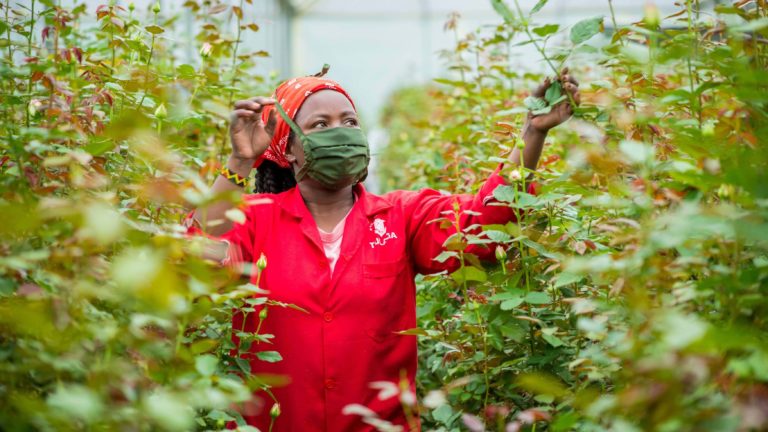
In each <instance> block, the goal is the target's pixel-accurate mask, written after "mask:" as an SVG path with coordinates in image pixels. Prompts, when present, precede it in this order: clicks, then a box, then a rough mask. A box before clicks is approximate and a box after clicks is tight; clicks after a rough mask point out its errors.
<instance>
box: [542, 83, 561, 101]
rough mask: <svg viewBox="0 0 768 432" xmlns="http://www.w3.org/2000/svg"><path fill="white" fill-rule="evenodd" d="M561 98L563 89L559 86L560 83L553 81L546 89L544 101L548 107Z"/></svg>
mask: <svg viewBox="0 0 768 432" xmlns="http://www.w3.org/2000/svg"><path fill="white" fill-rule="evenodd" d="M562 96H563V87H562V85H560V81H555V82H553V83H552V84H550V85H549V87H547V91H546V92H545V93H544V99H545V100H546V101H547V102H548V103H549V105H550V106H552V105H554V104H556V103H557V101H558V100H559V99H560V98H561V97H562Z"/></svg>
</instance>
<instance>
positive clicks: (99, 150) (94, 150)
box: [84, 139, 115, 156]
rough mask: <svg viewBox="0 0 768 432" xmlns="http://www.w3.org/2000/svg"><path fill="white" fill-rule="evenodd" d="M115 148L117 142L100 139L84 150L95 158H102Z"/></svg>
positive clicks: (89, 144)
mask: <svg viewBox="0 0 768 432" xmlns="http://www.w3.org/2000/svg"><path fill="white" fill-rule="evenodd" d="M113 148H115V142H114V141H112V140H111V139H98V140H93V141H91V142H90V143H88V144H87V145H86V146H85V147H84V150H85V151H87V152H88V153H90V154H92V155H93V156H100V155H102V154H104V153H106V152H108V151H110V150H112V149H113Z"/></svg>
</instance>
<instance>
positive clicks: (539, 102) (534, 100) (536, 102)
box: [523, 96, 547, 111]
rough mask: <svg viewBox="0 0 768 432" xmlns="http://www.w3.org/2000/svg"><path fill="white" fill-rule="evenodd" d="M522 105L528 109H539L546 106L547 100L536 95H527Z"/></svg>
mask: <svg viewBox="0 0 768 432" xmlns="http://www.w3.org/2000/svg"><path fill="white" fill-rule="evenodd" d="M523 105H525V107H526V108H528V109H529V110H531V111H533V110H539V109H543V108H546V107H547V101H546V100H544V99H542V98H540V97H536V96H528V97H527V98H525V99H524V100H523Z"/></svg>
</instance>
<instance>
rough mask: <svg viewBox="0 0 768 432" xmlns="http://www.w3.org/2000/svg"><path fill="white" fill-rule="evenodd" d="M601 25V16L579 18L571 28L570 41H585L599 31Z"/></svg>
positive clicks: (575, 42) (575, 43)
mask: <svg viewBox="0 0 768 432" xmlns="http://www.w3.org/2000/svg"><path fill="white" fill-rule="evenodd" d="M602 27H603V17H602V16H599V17H594V18H587V19H584V20H581V21H579V22H577V23H576V24H575V25H574V26H573V27H572V28H571V42H573V44H574V45H578V44H580V43H582V42H586V41H587V40H588V39H590V38H592V36H594V35H596V34H598V33H600V30H601V29H602Z"/></svg>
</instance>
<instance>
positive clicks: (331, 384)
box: [325, 378, 336, 389]
mask: <svg viewBox="0 0 768 432" xmlns="http://www.w3.org/2000/svg"><path fill="white" fill-rule="evenodd" d="M325 388H327V389H332V388H336V380H335V379H333V378H328V379H326V380H325Z"/></svg>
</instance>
